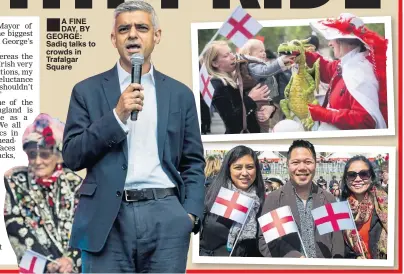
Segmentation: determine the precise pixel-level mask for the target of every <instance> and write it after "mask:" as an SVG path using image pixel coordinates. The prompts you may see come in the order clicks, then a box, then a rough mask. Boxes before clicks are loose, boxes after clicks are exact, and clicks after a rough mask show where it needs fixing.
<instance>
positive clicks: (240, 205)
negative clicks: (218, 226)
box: [210, 187, 254, 224]
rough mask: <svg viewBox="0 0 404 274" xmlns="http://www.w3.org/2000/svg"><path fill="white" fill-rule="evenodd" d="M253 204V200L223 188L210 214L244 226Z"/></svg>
mask: <svg viewBox="0 0 404 274" xmlns="http://www.w3.org/2000/svg"><path fill="white" fill-rule="evenodd" d="M253 203H254V200H253V199H252V198H250V197H248V196H246V195H243V194H240V193H238V192H236V191H232V190H230V189H227V188H224V187H222V188H221V189H220V191H219V193H218V194H217V197H216V200H215V202H214V203H213V206H212V209H211V210H210V212H211V213H214V214H216V215H219V216H222V217H224V218H227V219H230V220H233V221H236V222H238V223H240V224H243V223H244V221H245V220H246V218H247V216H248V215H247V213H248V210H249V209H250V207H252V206H253Z"/></svg>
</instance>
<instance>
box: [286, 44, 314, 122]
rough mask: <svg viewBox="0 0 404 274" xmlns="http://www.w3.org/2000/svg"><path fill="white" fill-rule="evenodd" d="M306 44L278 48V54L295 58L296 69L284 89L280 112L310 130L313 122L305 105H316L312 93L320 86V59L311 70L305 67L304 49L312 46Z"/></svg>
mask: <svg viewBox="0 0 404 274" xmlns="http://www.w3.org/2000/svg"><path fill="white" fill-rule="evenodd" d="M308 42H309V39H306V40H292V41H289V42H286V43H282V44H280V45H279V47H278V53H279V54H280V55H285V54H286V55H294V56H296V59H295V64H296V68H297V69H295V70H293V73H292V77H291V78H290V81H289V83H288V85H287V86H286V88H285V92H284V94H285V99H283V100H281V101H280V106H281V109H282V112H283V113H284V114H285V116H286V119H290V120H293V118H294V117H297V118H299V119H300V121H301V123H302V124H303V126H304V127H305V129H306V130H311V128H312V127H313V125H314V121H313V119H312V118H311V116H310V112H309V108H308V106H307V105H308V104H313V105H318V101H317V99H316V98H315V96H314V92H315V91H318V86H319V84H320V63H319V62H320V59H318V60H317V61H316V62H315V63H314V64H313V67H312V68H309V67H308V66H307V64H306V56H305V54H304V53H305V50H306V48H309V47H310V46H312V45H310V44H309V43H308Z"/></svg>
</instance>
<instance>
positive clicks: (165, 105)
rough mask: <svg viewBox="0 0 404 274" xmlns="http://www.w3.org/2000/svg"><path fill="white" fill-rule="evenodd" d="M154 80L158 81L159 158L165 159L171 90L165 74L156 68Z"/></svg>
mask: <svg viewBox="0 0 404 274" xmlns="http://www.w3.org/2000/svg"><path fill="white" fill-rule="evenodd" d="M154 80H155V81H156V100H157V146H158V152H159V159H160V161H162V159H163V151H164V143H165V140H166V135H167V124H168V116H169V110H170V94H171V92H170V90H169V88H168V87H167V82H166V81H165V76H164V75H163V74H161V73H160V72H158V71H157V70H155V69H154Z"/></svg>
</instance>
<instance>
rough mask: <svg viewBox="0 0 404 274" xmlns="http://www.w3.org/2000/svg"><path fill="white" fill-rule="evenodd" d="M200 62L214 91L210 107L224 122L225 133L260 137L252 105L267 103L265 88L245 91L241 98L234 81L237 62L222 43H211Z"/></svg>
mask: <svg viewBox="0 0 404 274" xmlns="http://www.w3.org/2000/svg"><path fill="white" fill-rule="evenodd" d="M202 61H203V63H204V64H205V66H206V69H207V71H208V73H209V75H210V76H211V77H212V80H211V83H212V86H213V88H214V89H215V92H214V94H213V98H212V104H213V106H214V107H215V109H216V110H217V111H218V112H219V115H220V117H221V118H222V120H223V122H224V125H225V127H226V132H225V133H226V134H238V133H242V132H243V133H259V132H260V127H259V125H258V122H257V118H256V115H255V112H256V110H257V105H256V103H255V101H260V100H268V96H269V90H268V87H267V86H266V85H257V86H256V87H254V88H252V89H251V90H244V91H243V94H242V96H241V94H240V89H239V86H238V84H237V83H236V80H235V79H236V76H235V71H236V58H235V56H234V54H233V53H232V52H231V49H230V47H229V46H228V44H227V42H225V41H214V42H212V43H210V44H209V46H208V48H207V50H206V51H205V53H204V55H203V60H202ZM242 102H244V107H245V110H243V104H242ZM243 112H244V113H243ZM244 117H245V122H243V120H244Z"/></svg>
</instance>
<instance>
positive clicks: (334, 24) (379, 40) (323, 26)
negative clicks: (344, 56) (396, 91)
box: [310, 13, 388, 124]
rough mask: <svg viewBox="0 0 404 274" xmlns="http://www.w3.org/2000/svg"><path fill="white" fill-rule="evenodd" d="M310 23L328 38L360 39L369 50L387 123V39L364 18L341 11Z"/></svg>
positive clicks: (380, 102)
mask: <svg viewBox="0 0 404 274" xmlns="http://www.w3.org/2000/svg"><path fill="white" fill-rule="evenodd" d="M310 25H311V27H312V28H313V30H315V31H317V32H319V33H320V34H322V35H323V36H324V38H325V39H327V40H333V39H352V38H355V39H358V40H360V41H361V42H362V43H363V44H364V45H365V47H366V48H367V49H368V50H369V56H368V57H367V59H368V60H369V62H371V63H372V65H373V69H374V72H375V75H376V77H377V80H378V81H379V105H380V111H381V113H382V115H383V118H384V120H385V122H386V124H387V121H388V119H387V82H386V60H387V55H386V52H387V45H388V41H387V39H385V38H384V37H382V36H381V35H379V34H378V33H376V32H374V31H372V30H369V29H368V28H367V27H366V26H365V24H364V22H363V21H362V19H360V18H359V17H356V16H355V15H353V14H350V13H341V15H340V16H339V17H338V18H336V19H334V18H329V19H326V20H321V21H318V22H315V23H310Z"/></svg>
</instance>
